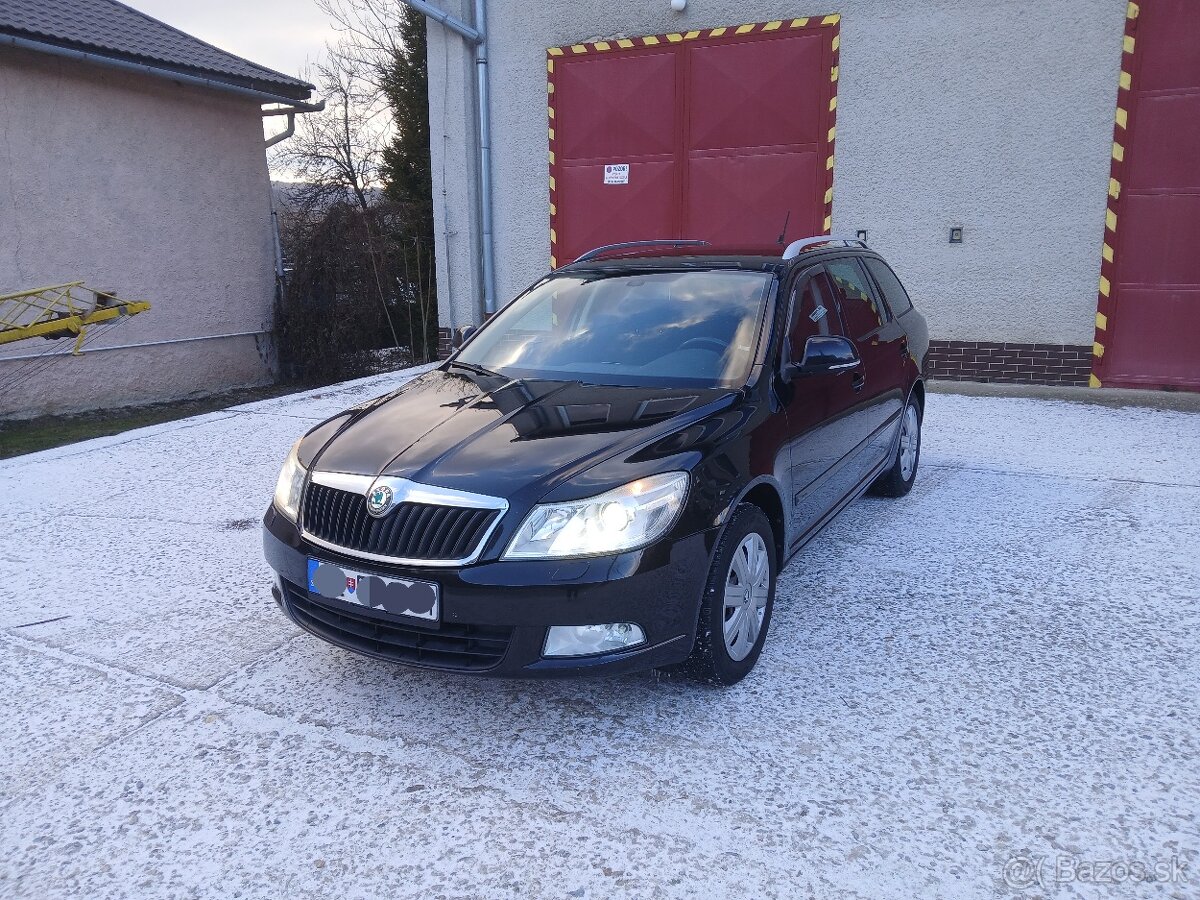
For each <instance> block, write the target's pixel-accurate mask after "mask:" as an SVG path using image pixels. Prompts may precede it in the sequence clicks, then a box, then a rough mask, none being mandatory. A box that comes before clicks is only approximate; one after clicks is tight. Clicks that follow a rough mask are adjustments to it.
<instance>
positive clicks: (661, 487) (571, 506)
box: [504, 472, 688, 559]
mask: <svg viewBox="0 0 1200 900" xmlns="http://www.w3.org/2000/svg"><path fill="white" fill-rule="evenodd" d="M687 484H688V475H687V472H668V473H666V474H665V475H654V476H652V477H650V478H639V479H638V480H637V481H631V482H630V483H629V484H625V485H622V486H621V487H619V488H616V489H615V490H611V491H609V492H608V493H606V494H601V495H600V496H598V497H589V498H587V499H586V500H573V501H571V502H570V503H544V504H540V505H538V506H535V507H534V508H533V510H532V511H531V512H530V513H529V515H528V516H526V517H525V521H524V522H522V523H521V527H520V528H519V529H517V533H516V535H515V536H514V537H513V539H512V543H510V544H509V545H508V549H507V550H505V551H504V558H505V559H546V558H550V557H560V556H598V555H600V554H605V553H621V552H622V551H625V550H633V549H636V548H638V547H644V546H646V545H647V544H650V543H653V542H654V541H656V540H658V539H659V538H660V537H662V536H663V535H664V534H666V533H667V531H668V529H670V527H671V526H672V525H674V524H675V520H676V519H677V518H678V517H679V510H680V509H682V508H683V498H684V495H685V494H686V493H687Z"/></svg>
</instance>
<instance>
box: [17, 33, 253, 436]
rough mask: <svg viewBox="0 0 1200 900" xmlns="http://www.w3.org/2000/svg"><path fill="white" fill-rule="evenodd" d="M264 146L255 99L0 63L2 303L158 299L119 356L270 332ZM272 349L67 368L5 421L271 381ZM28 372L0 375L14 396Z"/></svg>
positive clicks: (242, 342)
mask: <svg viewBox="0 0 1200 900" xmlns="http://www.w3.org/2000/svg"><path fill="white" fill-rule="evenodd" d="M262 135H263V132H262V120H261V117H260V115H259V107H258V105H257V104H256V103H255V102H254V101H253V100H246V99H241V98H237V97H235V96H232V95H229V94H223V93H219V92H215V91H210V90H203V89H198V88H191V87H183V86H180V85H177V84H174V83H171V82H168V81H164V80H160V79H155V78H149V77H139V76H133V75H127V74H123V73H118V72H113V71H111V70H106V69H103V68H99V67H95V66H90V65H85V64H81V63H75V62H72V61H65V60H58V59H55V58H53V57H49V56H44V55H41V54H34V53H26V52H21V51H14V50H9V49H5V50H3V51H0V293H7V292H10V291H16V290H22V289H27V288H34V287H41V286H44V285H50V284H59V283H63V282H68V281H78V280H83V281H86V282H87V283H88V285H89V286H95V287H98V288H101V289H106V290H113V291H115V292H116V293H117V294H118V295H120V296H122V297H127V298H129V299H139V300H149V301H150V302H151V303H152V304H153V308H152V309H151V310H150V311H149V312H146V313H142V314H141V315H139V316H136V317H134V318H132V319H130V320H129V321H128V322H127V323H126V324H124V325H122V326H121V327H120V328H118V329H114V330H113V332H112V336H111V338H110V339H109V343H110V344H134V343H143V342H147V341H159V340H165V339H176V338H191V337H199V336H203V335H218V334H230V333H237V332H254V331H262V330H264V329H268V328H270V319H271V304H272V298H273V290H274V278H273V246H272V238H271V230H270V198H269V192H270V180H269V175H268V172H267V163H266V155H265V152H264V148H263V136H262ZM46 346H47V345H46V343H45V342H43V341H41V340H34V341H24V342H20V343H17V344H11V345H8V346H7V348H6V349H5V350H3V351H0V355H6V354H13V353H30V352H40V351H41V350H43V349H45V348H46ZM89 346H90V345H89ZM96 346H103V343H98V344H97V345H96ZM265 351H266V344H265V341H263V340H262V339H256V338H254V337H240V338H227V339H220V340H208V341H202V342H195V343H184V344H174V345H170V346H165V347H155V348H146V349H140V350H114V351H111V352H103V353H90V354H85V355H84V356H81V357H75V358H70V359H63V360H59V361H58V362H56V363H55V364H54V365H53V366H52V367H50V368H48V369H46V370H45V372H43V373H42V374H40V375H38V376H37V377H36V378H35V379H34V380H32V381H31V382H30V383H29V384H27V385H26V386H25V388H24V389H22V390H21V391H19V392H16V393H8V394H6V395H4V396H0V415H3V414H6V413H7V414H11V413H14V412H16V413H24V414H29V413H36V412H61V411H69V410H72V409H81V408H89V407H96V406H110V405H120V404H127V403H136V402H141V401H147V400H161V399H172V398H177V397H182V396H185V395H189V394H195V393H203V392H209V391H213V390H218V389H221V388H225V387H232V386H239V385H247V384H256V383H262V382H264V381H267V380H269V379H270V377H271V372H270V367H269V365H268V363H267V353H266V352H265ZM20 365H22V364H21V363H17V362H8V363H3V362H0V383H2V382H3V381H4V380H5V379H8V378H11V377H13V375H12V373H13V372H14V369H15V368H16V367H17V366H20Z"/></svg>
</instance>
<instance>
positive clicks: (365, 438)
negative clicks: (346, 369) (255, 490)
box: [304, 369, 737, 498]
mask: <svg viewBox="0 0 1200 900" xmlns="http://www.w3.org/2000/svg"><path fill="white" fill-rule="evenodd" d="M735 396H737V393H736V392H734V391H731V390H728V389H724V388H653V387H615V386H610V385H587V384H581V383H579V382H573V381H572V382H563V381H542V380H538V381H527V380H510V379H507V378H502V377H485V376H477V375H468V374H466V373H460V372H458V371H445V370H441V369H436V370H434V371H432V372H428V373H426V374H424V375H422V376H420V377H419V378H416V379H414V380H413V381H411V382H409V383H408V384H406V385H405V386H404V387H403V388H401V389H400V390H399V391H397V392H396V393H394V394H391V395H388V396H386V397H382V398H380V399H379V400H376V401H373V402H371V403H369V404H366V405H364V406H362V407H359V408H357V409H356V410H352V411H351V412H350V413H348V414H344V415H343V416H342V417H338V418H340V420H341V422H340V424H339V425H338V426H337V427H336V430H333V429H329V428H328V427H326V426H322V427H319V428H317V429H315V430H314V431H313V432H312V433H311V435H310V437H312V438H319V439H324V438H327V439H328V440H327V443H325V445H324V447H323V449H319V450H318V449H316V448H311V449H310V450H309V451H308V452H306V453H305V454H304V455H305V456H315V460H314V468H315V469H316V470H319V471H325V472H348V473H352V474H358V475H371V476H375V475H380V474H386V475H395V476H399V477H402V478H407V479H409V480H411V481H417V482H421V483H423V484H433V485H438V486H441V487H447V488H453V489H455V490H463V491H472V492H474V493H477V494H488V495H491V496H496V497H506V498H515V497H517V496H518V495H524V494H530V493H532V494H536V495H540V494H542V493H544V492H545V491H547V490H549V489H551V488H553V487H555V486H557V485H559V484H561V483H563V482H564V481H567V480H569V479H570V478H572V477H573V476H575V475H577V474H579V473H581V472H584V471H586V470H587V469H588V468H591V467H592V466H593V465H595V464H596V463H597V462H599V461H601V460H603V459H607V458H609V457H611V456H614V455H616V454H618V453H621V452H622V451H634V450H636V449H638V448H641V447H644V446H645V445H646V444H647V443H649V442H652V441H655V440H657V439H658V438H660V437H662V436H664V435H667V434H670V433H672V432H673V431H675V430H677V429H679V428H682V427H686V426H687V425H689V424H691V423H692V422H695V421H697V420H698V419H701V418H703V417H705V416H707V415H710V414H712V413H713V412H715V411H717V410H718V409H723V408H725V407H726V406H728V405H729V403H730V402H732V400H733V398H734V397H735ZM338 418H335V419H334V420H332V421H331V422H330V423H327V425H332V424H333V423H334V422H337V421H338ZM331 432H332V436H331V437H329V435H330V433H331ZM641 474H642V473H641V472H631V473H630V474H629V477H630V478H636V477H639V476H640V475H641Z"/></svg>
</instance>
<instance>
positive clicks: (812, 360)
mask: <svg viewBox="0 0 1200 900" xmlns="http://www.w3.org/2000/svg"><path fill="white" fill-rule="evenodd" d="M858 364H859V358H858V350H856V349H855V347H854V344H853V343H852V342H851V341H849V340H848V339H846V338H844V337H836V336H833V335H814V336H813V337H810V338H809V339H808V340H807V341H805V342H804V355H803V356H802V357H801V358H800V361H799V362H798V363H793V364H792V365H789V366H787V367H786V368H785V370H784V377H785V380H788V381H790V380H791V379H792V378H798V377H802V376H804V375H819V374H820V373H822V372H839V371H841V370H842V369H853V368H854V367H855V366H857V365H858Z"/></svg>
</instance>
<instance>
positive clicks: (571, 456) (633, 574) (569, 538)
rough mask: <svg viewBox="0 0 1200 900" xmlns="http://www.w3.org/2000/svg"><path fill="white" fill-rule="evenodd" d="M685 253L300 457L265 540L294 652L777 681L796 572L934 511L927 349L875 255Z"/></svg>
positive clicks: (573, 296) (560, 291) (630, 266)
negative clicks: (847, 536)
mask: <svg viewBox="0 0 1200 900" xmlns="http://www.w3.org/2000/svg"><path fill="white" fill-rule="evenodd" d="M661 244H662V242H635V243H633V244H622V245H613V246H610V247H604V248H599V249H597V250H595V251H592V252H590V253H588V254H585V255H584V256H583V257H581V258H580V259H579V260H577V261H576V262H575V263H573V264H571V265H569V266H565V267H563V268H560V269H558V270H556V271H554V272H552V273H551V274H549V275H548V276H546V277H545V278H543V279H542V280H540V281H539V282H537V283H536V284H535V285H533V286H532V287H531V288H529V290H527V291H526V292H525V293H523V294H521V295H520V296H519V297H517V298H516V299H515V300H513V301H512V302H511V303H510V304H508V305H507V306H506V307H504V309H503V310H501V311H500V312H499V313H498V314H497V315H495V316H494V317H493V318H492V319H491V320H490V321H489V322H487V323H486V324H485V325H484V326H482V327H481V328H479V329H478V330H477V331H474V333H472V334H470V335H469V336H464V340H463V342H462V345H461V346H460V347H459V348H458V350H457V351H456V352H455V353H454V354H453V355H452V356H451V357H450V358H449V359H448V360H447V361H446V362H444V363H443V364H441V365H440V366H438V367H437V368H436V369H434V370H432V371H429V372H426V373H425V374H423V375H421V376H420V377H418V378H416V379H414V380H412V381H409V382H407V383H406V384H404V385H403V386H402V387H400V388H398V389H397V390H396V391H394V392H392V393H390V394H387V395H386V396H383V397H379V398H378V399H376V400H373V401H371V402H368V403H365V404H362V405H360V406H357V407H355V408H353V409H349V410H347V411H345V412H343V413H341V414H340V415H336V416H334V417H333V418H331V419H329V420H328V421H326V422H324V423H322V424H320V425H318V426H317V427H315V428H313V429H312V430H311V431H309V432H308V434H306V435H305V436H304V437H303V438H301V439H300V440H299V441H298V442H297V443H296V445H295V446H294V447H293V448H292V450H291V453H290V454H289V455H288V457H287V461H286V462H285V463H284V466H283V471H282V472H281V473H280V476H279V482H278V485H277V487H276V491H275V497H274V502H273V503H272V504H271V506H270V508H269V509H268V510H267V514H266V517H265V520H264V532H263V540H264V545H265V552H266V558H267V560H268V562H269V563H270V565H271V566H272V568H273V569H274V570H275V573H276V576H277V578H276V582H275V587H274V595H275V598H276V600H277V601H278V602H279V604H280V606H281V607H282V608H283V610H284V611H285V612H286V614H287V615H288V616H289V617H290V618H291V619H292V620H293V621H294V622H296V624H298V625H299V626H300V627H301V628H304V629H306V630H307V631H309V632H311V633H312V634H314V635H316V636H318V637H320V638H323V639H325V640H326V641H329V642H331V643H333V644H336V645H338V646H341V647H344V648H347V649H349V650H354V651H357V652H359V653H365V654H368V655H370V656H374V657H379V658H381V659H387V660H394V661H396V662H400V663H405V664H408V665H413V666H421V667H425V668H431V669H442V670H448V671H453V672H474V673H487V674H492V675H509V676H513V675H515V676H551V675H560V674H566V673H580V672H591V673H619V672H628V671H631V670H637V669H647V668H681V669H683V670H684V671H687V672H689V673H691V674H693V675H695V676H697V677H699V678H701V679H703V680H706V681H710V682H715V683H719V684H733V683H734V682H736V681H738V680H739V679H741V678H742V677H744V676H745V675H746V674H747V673H748V672H749V671H750V670H751V669H752V668H753V667H754V664H755V662H756V661H757V660H758V657H759V654H760V653H761V652H762V648H763V644H764V642H765V641H766V639H767V633H768V631H769V629H770V625H771V610H772V606H773V604H774V602H775V582H776V577H777V575H778V573H779V571H780V569H781V568H783V567H784V566H785V565H786V564H787V563H788V562H789V561H790V560H791V559H792V558H793V557H794V556H795V555H796V554H797V553H798V552H799V551H800V549H801V548H802V547H803V546H804V545H805V543H806V542H807V541H809V540H810V539H811V538H812V537H813V536H814V535H815V534H816V533H817V532H818V531H819V530H820V529H821V528H822V527H823V526H824V525H826V524H827V523H828V522H829V521H830V520H831V519H832V518H833V517H834V516H836V515H837V514H838V512H839V511H840V510H841V509H843V508H844V507H845V506H846V505H847V504H848V503H850V502H851V501H853V500H854V499H855V498H856V497H858V496H859V495H861V494H862V493H864V492H865V491H867V490H873V491H874V492H876V493H879V494H883V495H886V496H892V497H898V496H901V495H903V494H905V493H907V492H908V490H909V488H910V487H911V486H912V484H913V479H914V478H915V477H916V473H917V462H918V458H919V454H920V445H921V419H922V411H923V408H924V403H925V392H924V387H923V371H924V361H925V355H926V351H927V349H928V346H929V341H928V333H927V330H926V325H925V321H924V319H923V318H922V316H921V315H920V313H919V312H917V311H916V310H915V309H914V308H913V305H912V303H911V302H910V301H909V298H908V295H907V294H906V293H905V290H904V288H903V287H902V286H901V283H900V281H899V280H898V279H897V277H896V275H895V274H894V273H893V272H892V270H891V268H889V267H888V265H887V263H885V262H884V261H883V259H881V258H880V257H879V256H878V255H876V254H875V253H873V252H871V251H870V250H868V249H867V248H866V246H865V245H863V244H861V243H860V242H857V241H852V240H843V239H836V238H830V237H828V236H823V237H817V238H809V239H805V240H802V241H797V242H795V243H793V244H791V245H790V246H789V247H788V248H787V250H786V251H785V252H784V253H783V255H782V256H768V255H761V254H745V255H741V254H730V253H728V252H724V253H721V254H719V255H718V254H716V253H713V252H710V248H708V247H707V246H704V245H703V242H698V241H677V242H671V243H670V244H668V245H666V246H657V247H656V246H655V245H661Z"/></svg>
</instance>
